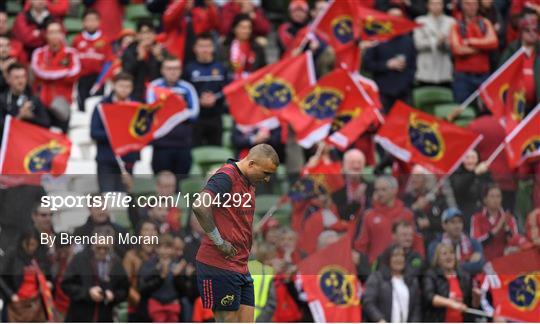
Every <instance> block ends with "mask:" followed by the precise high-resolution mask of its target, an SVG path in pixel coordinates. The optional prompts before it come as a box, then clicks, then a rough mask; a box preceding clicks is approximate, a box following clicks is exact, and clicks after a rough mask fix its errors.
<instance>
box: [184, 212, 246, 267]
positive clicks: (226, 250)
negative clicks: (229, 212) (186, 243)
mask: <svg viewBox="0 0 540 324" xmlns="http://www.w3.org/2000/svg"><path fill="white" fill-rule="evenodd" d="M193 212H194V213H195V216H196V217H197V220H198V221H199V224H201V227H202V228H203V229H204V231H205V232H206V235H208V237H209V238H210V240H212V242H214V244H215V245H216V247H217V248H218V249H219V250H220V251H221V252H222V253H223V254H224V255H225V257H227V258H228V257H233V256H235V255H236V253H237V251H236V249H235V248H234V246H232V244H231V243H230V242H228V241H226V240H224V239H223V238H222V237H221V234H220V233H219V230H218V229H217V227H216V224H215V223H214V216H213V215H212V207H211V206H205V205H204V204H199V205H198V206H197V207H195V206H194V207H193Z"/></svg>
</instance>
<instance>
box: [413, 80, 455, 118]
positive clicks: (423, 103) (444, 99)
mask: <svg viewBox="0 0 540 324" xmlns="http://www.w3.org/2000/svg"><path fill="white" fill-rule="evenodd" d="M413 101H414V106H415V107H416V108H418V109H421V110H423V111H426V112H429V113H432V111H433V107H434V106H435V105H438V104H444V103H452V102H453V101H454V96H453V95H452V91H451V90H450V89H448V88H443V87H432V86H429V87H419V88H416V89H414V90H413Z"/></svg>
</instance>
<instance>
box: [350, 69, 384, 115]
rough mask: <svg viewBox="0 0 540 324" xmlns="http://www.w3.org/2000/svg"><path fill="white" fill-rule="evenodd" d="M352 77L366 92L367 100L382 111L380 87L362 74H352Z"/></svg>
mask: <svg viewBox="0 0 540 324" xmlns="http://www.w3.org/2000/svg"><path fill="white" fill-rule="evenodd" d="M351 75H352V78H353V80H354V81H355V82H356V83H358V84H359V85H360V89H362V90H363V91H365V93H366V95H367V98H369V99H370V100H371V102H373V106H375V107H377V108H379V109H380V108H381V107H382V104H381V99H380V96H379V87H377V84H376V83H375V81H373V80H371V79H368V78H366V77H365V76H363V75H361V74H360V73H352V74H351Z"/></svg>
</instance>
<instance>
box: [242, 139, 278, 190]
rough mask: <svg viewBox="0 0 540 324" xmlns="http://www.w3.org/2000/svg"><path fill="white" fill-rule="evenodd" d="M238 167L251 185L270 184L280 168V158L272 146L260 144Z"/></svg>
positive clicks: (252, 149) (253, 148) (251, 150)
mask: <svg viewBox="0 0 540 324" xmlns="http://www.w3.org/2000/svg"><path fill="white" fill-rule="evenodd" d="M237 165H238V168H239V169H240V171H242V173H243V174H244V175H245V176H246V177H247V178H248V179H249V181H250V182H251V183H253V184H255V183H259V182H268V181H270V176H271V175H272V174H274V173H275V172H276V170H277V168H278V166H279V156H278V154H277V152H276V150H274V148H273V147H272V146H270V145H268V144H258V145H255V146H254V147H252V148H251V149H250V150H249V153H248V155H247V156H246V157H245V158H243V159H242V160H240V161H239V162H238V164H237Z"/></svg>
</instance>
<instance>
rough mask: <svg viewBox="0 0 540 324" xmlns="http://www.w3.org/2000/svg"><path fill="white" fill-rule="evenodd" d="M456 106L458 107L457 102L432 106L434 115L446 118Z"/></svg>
mask: <svg viewBox="0 0 540 324" xmlns="http://www.w3.org/2000/svg"><path fill="white" fill-rule="evenodd" d="M456 107H459V104H458V103H446V104H440V105H436V106H435V107H434V109H433V112H434V115H435V116H436V117H439V118H442V119H446V117H448V115H450V113H451V112H452V111H453V110H454V109H455V108H456Z"/></svg>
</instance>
